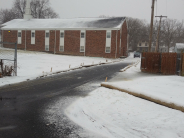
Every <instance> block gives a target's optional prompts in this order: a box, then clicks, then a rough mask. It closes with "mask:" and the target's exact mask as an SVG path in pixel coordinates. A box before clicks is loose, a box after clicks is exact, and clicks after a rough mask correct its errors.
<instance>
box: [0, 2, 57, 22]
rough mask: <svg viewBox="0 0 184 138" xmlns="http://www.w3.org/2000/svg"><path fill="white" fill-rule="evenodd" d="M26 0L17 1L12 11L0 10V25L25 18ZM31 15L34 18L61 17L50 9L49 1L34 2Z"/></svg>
mask: <svg viewBox="0 0 184 138" xmlns="http://www.w3.org/2000/svg"><path fill="white" fill-rule="evenodd" d="M25 7H26V0H15V1H14V3H13V7H12V8H11V9H1V10H0V23H5V22H8V21H10V20H12V19H22V18H23V17H24V13H25ZM31 14H32V16H33V18H41V19H45V18H58V17H59V15H58V14H57V13H56V12H54V10H53V9H52V8H51V7H50V2H49V0H32V1H31Z"/></svg>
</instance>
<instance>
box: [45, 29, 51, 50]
mask: <svg viewBox="0 0 184 138" xmlns="http://www.w3.org/2000/svg"><path fill="white" fill-rule="evenodd" d="M47 33H49V37H47ZM49 43H50V30H46V31H45V51H49V45H50V44H49ZM47 49H48V50H47Z"/></svg>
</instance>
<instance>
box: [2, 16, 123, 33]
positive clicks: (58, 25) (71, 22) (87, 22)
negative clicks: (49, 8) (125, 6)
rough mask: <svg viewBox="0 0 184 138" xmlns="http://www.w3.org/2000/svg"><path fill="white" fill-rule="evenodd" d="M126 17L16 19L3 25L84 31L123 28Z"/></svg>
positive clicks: (5, 26)
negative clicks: (84, 29)
mask: <svg viewBox="0 0 184 138" xmlns="http://www.w3.org/2000/svg"><path fill="white" fill-rule="evenodd" d="M125 19H126V18H125V17H113V18H74V19H30V20H25V19H14V20H11V21H9V22H7V23H4V24H3V26H4V27H3V28H2V29H3V30H8V29H13V30H14V29H79V28H80V29H82V28H86V29H88V28H94V29H95V28H115V29H118V28H121V26H122V24H123V22H124V21H125Z"/></svg>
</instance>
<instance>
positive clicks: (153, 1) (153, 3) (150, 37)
mask: <svg viewBox="0 0 184 138" xmlns="http://www.w3.org/2000/svg"><path fill="white" fill-rule="evenodd" d="M154 5H155V0H152V6H151V8H152V11H151V23H150V35H149V49H148V51H149V52H151V42H152V34H153V18H154Z"/></svg>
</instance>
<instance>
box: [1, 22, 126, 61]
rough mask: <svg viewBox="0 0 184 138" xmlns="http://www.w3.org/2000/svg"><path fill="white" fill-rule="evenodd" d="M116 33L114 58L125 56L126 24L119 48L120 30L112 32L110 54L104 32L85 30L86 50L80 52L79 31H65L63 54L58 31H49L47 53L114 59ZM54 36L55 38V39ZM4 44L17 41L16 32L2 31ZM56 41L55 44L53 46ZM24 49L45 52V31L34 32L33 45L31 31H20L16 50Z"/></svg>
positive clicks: (10, 46) (9, 46) (123, 27)
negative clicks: (106, 47)
mask: <svg viewBox="0 0 184 138" xmlns="http://www.w3.org/2000/svg"><path fill="white" fill-rule="evenodd" d="M116 33H117V55H116V57H117V58H118V57H120V56H126V49H127V26H126V22H125V23H124V24H123V26H122V36H121V46H120V30H118V31H116V30H112V35H111V53H105V46H106V31H105V30H87V31H86V46H85V47H86V50H85V53H84V52H80V31H79V30H66V31H65V39H64V52H61V51H59V45H60V31H59V30H56V33H55V30H50V40H49V42H50V45H49V52H52V53H53V52H54V47H55V51H56V53H58V54H67V55H78V56H84V54H85V56H93V57H105V58H115V52H116ZM55 35H56V38H55ZM3 38H4V42H13V43H15V42H16V41H17V31H10V32H9V31H6V30H4V31H3ZM55 40H56V44H55ZM25 44H26V49H27V50H31V51H45V31H43V30H36V31H35V44H31V31H30V30H27V31H26V42H25V31H24V30H23V31H22V43H21V44H18V45H17V47H18V49H25ZM4 46H5V47H8V48H12V45H7V44H6V45H4Z"/></svg>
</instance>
